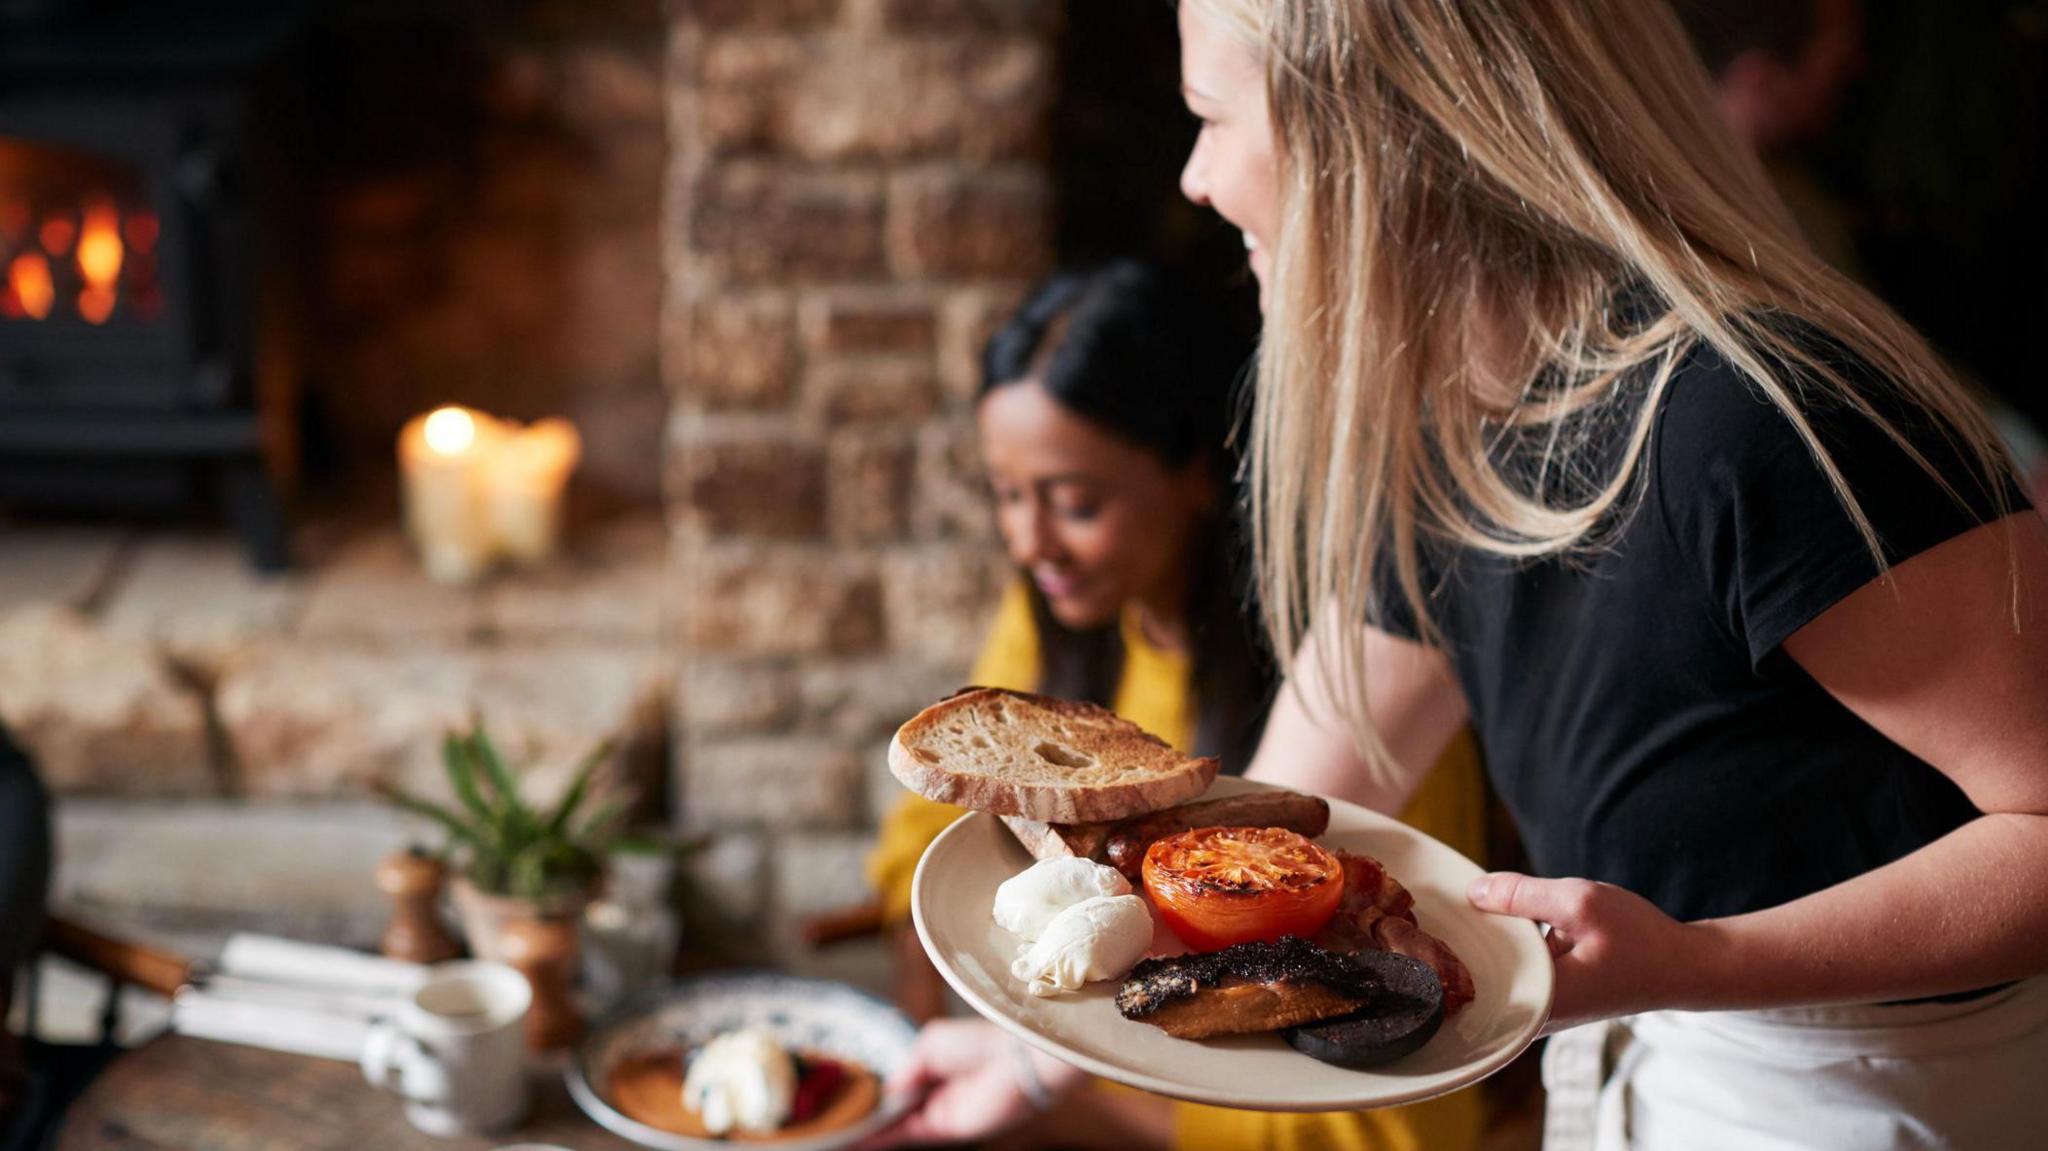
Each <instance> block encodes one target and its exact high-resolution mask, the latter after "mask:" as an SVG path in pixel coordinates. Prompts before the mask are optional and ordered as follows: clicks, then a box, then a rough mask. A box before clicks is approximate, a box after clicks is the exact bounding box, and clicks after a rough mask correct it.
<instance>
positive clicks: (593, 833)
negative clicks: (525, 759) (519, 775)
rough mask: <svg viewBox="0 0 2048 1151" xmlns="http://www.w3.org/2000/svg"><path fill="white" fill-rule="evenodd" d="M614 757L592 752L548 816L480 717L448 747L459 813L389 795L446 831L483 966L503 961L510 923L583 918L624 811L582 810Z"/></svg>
mask: <svg viewBox="0 0 2048 1151" xmlns="http://www.w3.org/2000/svg"><path fill="white" fill-rule="evenodd" d="M610 754H611V744H610V742H609V741H607V742H605V743H601V744H599V745H598V746H597V747H596V748H595V749H593V750H592V751H591V752H590V754H589V755H586V756H585V757H584V758H583V761H582V763H580V764H579V765H578V766H577V768H576V773H575V775H574V776H573V778H571V780H570V782H569V786H568V789H567V790H565V791H564V792H563V793H562V797H561V799H559V800H558V801H556V802H555V804H554V805H553V806H552V807H551V808H548V809H545V810H543V809H540V808H537V807H535V806H532V805H530V804H528V803H527V802H526V801H525V800H523V799H522V798H520V795H519V785H518V781H517V779H516V778H515V777H514V775H513V772H512V770H511V769H510V768H509V767H508V766H507V765H506V763H505V759H504V757H503V756H501V755H499V754H498V749H497V747H496V746H495V745H494V744H492V742H491V738H490V736H489V734H488V733H487V732H485V730H484V725H483V722H482V720H480V719H479V720H478V721H477V722H476V723H475V724H474V725H473V726H472V727H471V729H470V730H469V731H468V732H466V733H465V732H450V733H449V734H448V736H447V738H446V739H445V740H444V741H443V742H442V746H441V758H442V765H443V766H444V767H445V768H446V769H447V772H448V782H449V785H450V787H451V789H452V790H453V791H454V793H455V799H456V803H455V804H454V805H453V806H447V805H443V804H438V803H433V802H430V801H428V800H425V799H422V798H420V797H418V796H415V795H410V794H408V793H406V792H404V791H400V790H398V789H396V788H390V789H387V791H386V794H387V795H388V796H389V797H390V798H391V800H392V802H394V803H396V804H397V805H398V806H400V807H402V808H404V809H406V810H408V811H412V812H415V813H417V814H419V815H423V816H425V817H427V818H428V819H431V820H433V821H434V822H435V823H437V824H439V825H441V827H442V828H443V829H444V830H445V831H447V833H448V854H449V856H450V857H451V859H452V861H453V863H454V870H455V880H454V882H453V884H451V891H452V893H453V895H454V899H455V910H456V915H457V916H458V917H459V918H460V920H461V922H462V929H463V932H464V934H465V935H467V936H468V937H469V949H470V952H471V953H472V954H473V955H475V956H476V957H477V958H479V959H500V958H502V957H503V947H502V945H501V943H502V941H501V935H502V928H503V926H504V924H506V923H508V922H511V921H514V920H530V919H566V920H569V921H571V922H573V921H574V918H575V917H576V916H579V915H581V914H582V911H583V908H584V905H585V904H587V903H588V902H589V901H590V899H591V898H592V896H593V894H594V893H595V891H596V889H597V887H598V884H599V881H600V880H601V879H602V878H603V875H604V850H605V849H604V843H605V837H606V835H607V833H608V831H609V829H610V828H611V826H612V824H613V823H614V822H615V821H616V820H617V819H618V817H619V816H620V815H621V814H622V813H623V812H624V811H625V804H623V803H613V804H609V805H606V806H604V807H601V808H599V809H597V810H596V811H595V812H593V813H590V814H585V813H584V812H583V810H582V808H583V805H584V802H585V801H586V800H587V799H588V798H589V796H590V785H591V780H592V778H593V777H594V776H595V775H596V772H597V769H598V767H599V766H600V765H601V764H603V763H604V761H605V759H606V758H607V757H609V756H610Z"/></svg>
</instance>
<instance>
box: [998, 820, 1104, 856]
mask: <svg viewBox="0 0 2048 1151" xmlns="http://www.w3.org/2000/svg"><path fill="white" fill-rule="evenodd" d="M1001 818H1002V821H1003V826H1005V827H1007V828H1009V829H1010V834H1011V835H1014V836H1016V837H1017V842H1018V843H1021V844H1023V845H1024V850H1026V851H1028V852H1030V853H1031V858H1033V859H1067V858H1074V859H1092V860H1094V861H1095V862H1097V863H1101V862H1102V857H1103V854H1104V852H1105V851H1107V850H1108V847H1109V836H1110V833H1111V832H1112V831H1114V830H1116V828H1117V826H1118V825H1117V824H1114V823H1040V822H1039V821H1037V820H1035V819H1026V818H1024V817H1023V816H1021V815H1005V816H1002V817H1001Z"/></svg>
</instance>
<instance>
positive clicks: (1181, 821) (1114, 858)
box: [1103, 791, 1330, 883]
mask: <svg viewBox="0 0 2048 1151" xmlns="http://www.w3.org/2000/svg"><path fill="white" fill-rule="evenodd" d="M1329 826H1330V805H1329V803H1328V801H1326V800H1324V799H1322V798H1321V797H1319V796H1314V795H1303V794H1302V793H1300V792H1298V791H1260V792H1254V793H1252V794H1250V795H1227V796H1224V797H1222V798H1220V799H1198V800H1196V801H1195V802H1193V803H1183V804H1181V805H1180V806H1178V807H1168V808H1164V809H1162V810H1159V811H1155V812H1152V813H1150V814H1149V815H1139V816H1134V817H1132V818H1130V819H1126V820H1124V821H1123V822H1122V823H1119V824H1117V825H1116V827H1115V828H1114V829H1112V830H1111V831H1110V833H1109V843H1108V845H1107V846H1106V847H1105V848H1104V850H1103V857H1104V858H1105V859H1107V860H1108V861H1109V865H1110V866H1111V867H1114V868H1116V869H1117V870H1118V871H1121V872H1123V873H1124V877H1125V878H1127V879H1129V880H1130V881H1131V882H1133V883H1136V882H1138V879H1139V872H1140V869H1141V868H1142V867H1143V866H1144V863H1145V849H1146V848H1148V847H1151V846H1152V844H1153V842H1154V841H1156V840H1161V839H1165V838H1166V837H1167V836H1169V835H1179V834H1180V833H1181V832H1183V831H1193V830H1194V829H1195V828H1198V827H1281V828H1285V829H1287V830H1288V831H1294V832H1299V833H1301V834H1302V835H1306V836H1308V837H1309V838H1311V839H1313V838H1315V837H1316V836H1318V835H1321V834H1322V833H1323V832H1324V831H1326V830H1328V829H1329Z"/></svg>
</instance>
